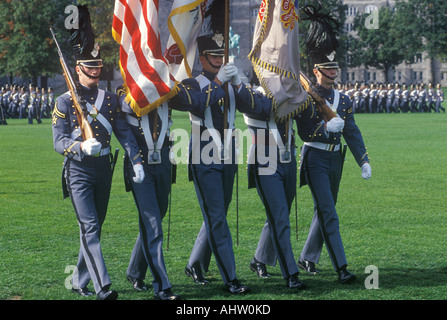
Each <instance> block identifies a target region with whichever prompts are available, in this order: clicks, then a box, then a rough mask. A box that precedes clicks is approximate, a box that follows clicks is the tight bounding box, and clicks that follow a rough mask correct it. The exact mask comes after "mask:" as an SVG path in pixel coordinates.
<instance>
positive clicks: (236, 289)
mask: <svg viewBox="0 0 447 320" xmlns="http://www.w3.org/2000/svg"><path fill="white" fill-rule="evenodd" d="M225 286H226V287H227V290H228V291H229V292H230V293H231V294H242V293H247V292H249V291H250V288H249V287H247V286H244V285H242V284H241V283H240V282H239V280H238V279H234V280H231V281H229V282H227V283H226V284H225Z"/></svg>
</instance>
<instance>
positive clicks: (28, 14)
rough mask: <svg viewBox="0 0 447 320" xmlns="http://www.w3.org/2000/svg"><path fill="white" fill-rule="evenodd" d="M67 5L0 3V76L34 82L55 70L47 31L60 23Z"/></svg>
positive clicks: (38, 0)
mask: <svg viewBox="0 0 447 320" xmlns="http://www.w3.org/2000/svg"><path fill="white" fill-rule="evenodd" d="M67 2H69V1H67V0H65V1H60V0H32V1H14V0H0V21H2V22H3V23H2V24H1V25H0V66H1V67H0V73H2V74H8V75H11V76H21V77H23V78H31V79H36V78H37V76H39V75H41V74H47V75H48V74H52V73H54V72H57V71H58V70H59V65H58V63H56V62H57V61H58V58H57V54H56V52H55V50H54V46H53V40H52V38H51V34H50V31H49V27H50V25H54V24H57V25H60V24H61V23H62V21H63V12H64V7H65V5H66V3H67ZM52 61H54V62H55V63H52Z"/></svg>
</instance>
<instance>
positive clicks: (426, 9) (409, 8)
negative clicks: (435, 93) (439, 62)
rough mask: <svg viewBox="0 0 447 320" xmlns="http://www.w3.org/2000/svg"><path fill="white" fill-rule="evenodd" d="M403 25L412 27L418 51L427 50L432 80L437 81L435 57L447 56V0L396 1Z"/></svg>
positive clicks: (411, 30) (412, 34) (412, 36)
mask: <svg viewBox="0 0 447 320" xmlns="http://www.w3.org/2000/svg"><path fill="white" fill-rule="evenodd" d="M396 9H397V10H398V12H399V13H400V14H399V17H400V19H401V26H402V27H406V28H409V29H410V32H411V33H410V34H411V36H410V38H412V39H413V40H414V39H416V40H417V41H416V43H417V44H418V53H422V52H426V53H427V55H428V58H429V59H430V69H431V70H430V71H431V76H430V77H431V79H430V81H432V82H434V81H435V76H434V75H435V70H434V68H435V65H434V59H435V58H445V57H447V1H445V0H407V1H402V0H400V1H398V2H397V3H396Z"/></svg>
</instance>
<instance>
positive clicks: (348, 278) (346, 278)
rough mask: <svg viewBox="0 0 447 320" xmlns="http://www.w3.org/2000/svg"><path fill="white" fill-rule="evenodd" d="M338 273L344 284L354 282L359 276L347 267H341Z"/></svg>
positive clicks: (339, 279) (340, 280)
mask: <svg viewBox="0 0 447 320" xmlns="http://www.w3.org/2000/svg"><path fill="white" fill-rule="evenodd" d="M337 273H338V281H339V282H340V283H342V284H349V283H353V282H354V281H355V279H357V276H356V275H355V274H353V273H351V272H349V271H348V270H346V267H341V268H340V270H338V271H337Z"/></svg>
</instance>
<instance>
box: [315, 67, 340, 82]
mask: <svg viewBox="0 0 447 320" xmlns="http://www.w3.org/2000/svg"><path fill="white" fill-rule="evenodd" d="M317 70H318V71H319V72H320V73H321V74H322V75H323V76H325V77H326V78H328V79H330V80H332V81H334V80H335V78H337V76H335V77H331V76H328V75H327V74H326V73H324V72H323V71H322V70H321V69H320V68H317Z"/></svg>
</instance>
